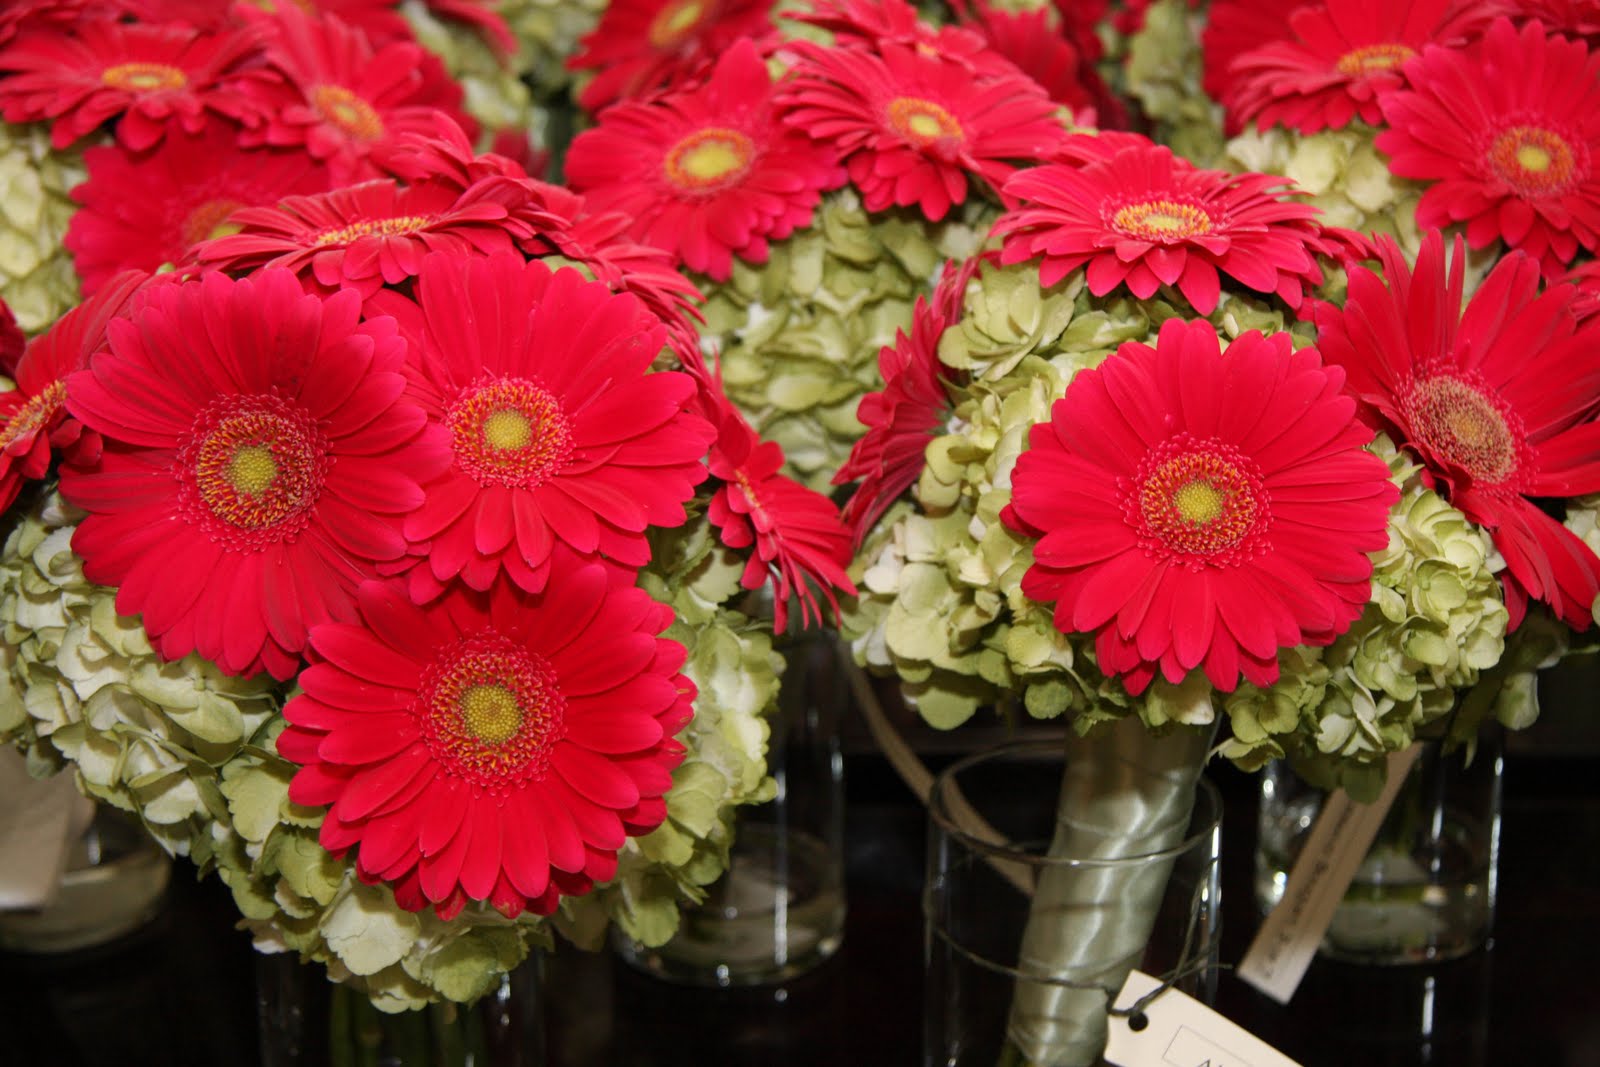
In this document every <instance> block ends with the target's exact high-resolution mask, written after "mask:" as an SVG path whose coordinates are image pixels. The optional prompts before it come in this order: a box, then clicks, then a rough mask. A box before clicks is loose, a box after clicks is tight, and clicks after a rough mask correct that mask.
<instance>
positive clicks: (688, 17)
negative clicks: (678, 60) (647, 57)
mask: <svg viewBox="0 0 1600 1067" xmlns="http://www.w3.org/2000/svg"><path fill="white" fill-rule="evenodd" d="M708 6H709V5H708V4H707V3H706V2H705V0H674V2H673V3H670V4H668V5H667V6H666V7H664V8H662V9H661V10H660V11H659V12H658V13H657V14H656V17H655V18H653V19H651V20H650V32H649V37H650V43H651V44H653V45H655V46H656V47H657V48H671V47H672V46H673V45H675V44H677V43H678V42H680V41H682V40H683V39H684V38H685V37H687V36H689V34H690V33H692V32H693V31H694V29H695V27H696V26H698V25H700V22H701V20H702V19H703V18H704V17H705V15H706V9H707V7H708Z"/></svg>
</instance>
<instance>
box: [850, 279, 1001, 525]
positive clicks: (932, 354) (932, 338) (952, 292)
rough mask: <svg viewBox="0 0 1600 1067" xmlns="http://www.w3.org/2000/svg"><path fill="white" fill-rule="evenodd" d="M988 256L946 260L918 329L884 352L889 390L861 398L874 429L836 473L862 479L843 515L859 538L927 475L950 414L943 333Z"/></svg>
mask: <svg viewBox="0 0 1600 1067" xmlns="http://www.w3.org/2000/svg"><path fill="white" fill-rule="evenodd" d="M980 262H981V259H980V258H979V257H973V258H971V259H969V260H967V261H966V262H965V263H964V264H962V265H961V266H957V265H956V264H954V263H946V264H945V268H944V275H943V277H941V278H940V280H939V287H938V289H937V290H935V292H934V294H933V299H932V301H929V300H926V299H924V298H922V297H918V298H917V306H916V309H915V310H914V311H913V312H912V319H911V333H910V335H909V336H908V335H907V334H906V332H905V331H904V330H896V331H895V335H894V344H892V345H884V346H883V348H882V349H881V350H879V352H878V371H879V373H880V374H881V375H882V376H883V391H882V392H879V393H868V394H867V395H866V396H864V397H862V398H861V403H860V405H859V406H858V407H857V409H856V418H857V419H858V420H859V421H860V422H861V424H862V425H863V426H865V427H866V428H867V432H866V433H865V434H864V435H862V437H861V438H860V440H858V441H856V443H855V446H854V447H853V448H852V449H851V450H850V458H849V459H848V460H847V461H846V462H845V463H844V465H843V466H841V467H840V468H839V473H838V474H836V475H834V478H833V484H835V485H844V484H845V483H847V482H853V481H857V480H859V481H860V482H861V484H860V485H859V486H857V487H856V491H855V495H854V496H852V497H851V498H850V499H849V501H848V502H847V503H846V504H845V506H844V512H843V514H842V518H843V520H844V524H845V525H846V526H848V527H849V528H850V529H851V530H852V531H853V533H854V543H855V544H856V545H860V544H861V542H862V540H863V539H865V538H866V536H867V534H868V533H869V532H871V530H872V526H873V524H874V523H876V522H877V521H878V518H879V516H881V515H882V514H883V513H884V512H885V511H887V510H888V509H889V505H890V504H893V503H894V501H895V500H896V499H897V498H898V497H899V496H900V494H901V493H903V492H905V491H906V490H907V489H909V488H910V487H911V486H912V485H913V484H914V483H915V482H916V480H917V479H918V478H919V477H920V476H921V475H922V468H923V466H924V455H925V453H926V452H927V448H928V442H929V441H930V440H932V438H933V437H934V435H936V434H937V433H938V432H939V431H940V430H941V429H943V427H944V426H945V423H946V422H947V421H948V419H949V417H950V409H951V404H950V393H949V391H948V390H947V389H946V388H945V381H946V380H948V379H949V378H950V377H951V369H950V368H949V367H946V366H945V365H944V364H942V363H940V362H939V338H940V337H942V336H943V335H944V331H945V329H946V328H947V327H948V326H949V325H950V324H951V323H953V322H955V321H956V320H957V319H958V318H960V317H961V301H962V298H963V296H964V295H965V293H966V288H967V282H968V281H970V280H971V279H972V276H973V275H974V274H975V273H977V270H978V266H979V264H980Z"/></svg>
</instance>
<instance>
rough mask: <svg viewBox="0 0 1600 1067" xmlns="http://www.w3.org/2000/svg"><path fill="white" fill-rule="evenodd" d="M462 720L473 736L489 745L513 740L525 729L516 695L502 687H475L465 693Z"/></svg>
mask: <svg viewBox="0 0 1600 1067" xmlns="http://www.w3.org/2000/svg"><path fill="white" fill-rule="evenodd" d="M461 717H462V719H463V720H465V722H466V724H467V729H468V730H470V731H471V732H472V735H473V736H474V737H476V738H477V739H478V740H479V741H482V742H483V743H484V744H488V745H498V744H503V743H504V742H506V741H509V740H511V738H513V737H515V736H516V734H517V730H518V728H519V727H521V726H522V708H521V707H520V706H519V705H518V704H517V695H516V694H515V693H513V692H512V691H511V690H509V689H507V688H506V687H505V686H503V685H475V686H472V687H471V688H470V689H468V690H467V691H466V692H464V693H462V694H461Z"/></svg>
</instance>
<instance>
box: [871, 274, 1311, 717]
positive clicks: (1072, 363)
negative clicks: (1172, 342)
mask: <svg viewBox="0 0 1600 1067" xmlns="http://www.w3.org/2000/svg"><path fill="white" fill-rule="evenodd" d="M1178 313H1179V312H1178V309H1177V308H1175V307H1174V306H1172V305H1170V304H1166V303H1164V302H1161V301H1156V300H1153V301H1147V302H1141V301H1138V300H1135V299H1132V298H1131V297H1127V296H1126V295H1123V294H1120V293H1113V294H1110V295H1108V296H1106V297H1103V298H1102V297H1095V296H1093V295H1091V294H1090V293H1089V291H1088V288H1087V286H1086V285H1085V284H1084V281H1083V278H1082V276H1081V274H1080V275H1074V276H1071V277H1069V278H1066V279H1063V280H1062V281H1060V282H1058V283H1057V284H1055V285H1053V286H1051V287H1049V288H1047V289H1041V288H1040V286H1039V273H1038V268H1037V267H1036V266H1034V265H1031V264H1020V265H1017V266H1012V267H998V266H994V265H992V264H985V265H984V266H982V267H981V268H980V269H979V272H978V274H977V276H976V277H975V278H974V280H973V281H972V282H971V283H970V284H969V286H968V288H967V292H966V294H965V298H964V313H963V316H962V319H961V321H960V322H959V324H957V325H956V326H953V327H951V328H950V329H948V330H947V331H946V332H945V334H944V336H943V337H942V338H941V339H940V343H939V358H940V361H941V362H943V363H945V364H946V365H948V366H950V367H951V368H952V369H954V370H958V371H963V372H965V373H966V376H967V378H968V382H967V384H966V386H965V387H964V388H963V389H962V390H961V395H960V396H959V398H958V399H957V401H956V404H955V408H954V410H953V412H952V414H951V417H950V419H949V422H948V432H947V433H945V434H943V435H941V436H938V437H935V438H934V439H933V440H932V441H931V442H930V443H929V444H928V448H927V465H926V467H925V468H924V469H923V472H922V476H921V478H920V480H919V481H918V483H917V485H916V488H915V494H914V495H915V498H916V501H917V505H918V506H917V507H916V508H915V509H912V508H909V507H901V508H897V509H895V510H893V511H891V512H890V513H889V514H888V515H886V516H885V517H884V518H883V520H881V521H880V523H879V525H878V528H877V530H876V531H874V533H873V534H872V536H871V537H870V538H869V539H868V541H867V544H866V546H865V547H864V550H863V551H862V552H861V553H860V554H859V555H858V557H857V562H856V564H855V568H854V570H853V571H852V575H851V577H852V578H854V579H855V580H856V581H857V584H858V586H859V588H860V590H861V595H860V597H859V598H858V599H857V600H856V601H855V602H854V603H853V604H852V605H851V606H850V607H849V610H848V614H847V617H846V619H845V624H844V625H845V631H846V633H847V635H848V636H849V637H850V638H851V640H852V647H853V650H854V653H855V655H856V657H857V658H858V660H860V661H861V662H862V663H863V664H864V665H866V666H868V667H870V668H872V669H875V670H878V671H882V672H893V673H895V674H897V675H898V676H899V677H900V678H901V679H902V682H903V685H902V691H903V692H904V693H905V695H906V698H907V699H908V700H909V701H910V702H911V703H912V704H914V705H915V706H916V707H917V709H918V711H919V712H920V713H921V714H922V715H923V717H925V718H926V719H927V720H928V721H929V722H931V723H933V724H934V725H936V726H940V727H951V726H955V725H958V724H959V723H961V722H963V721H965V720H966V719H967V718H969V717H970V716H971V715H972V714H973V713H974V712H975V711H976V710H977V709H978V708H979V707H982V706H985V705H993V704H997V703H999V702H1000V700H1001V699H1002V697H1004V696H1006V695H1019V696H1021V698H1022V705H1023V707H1024V708H1025V709H1026V710H1027V711H1028V713H1029V714H1032V715H1035V716H1039V717H1048V716H1055V715H1060V714H1062V713H1063V712H1066V711H1068V710H1072V711H1074V712H1076V713H1077V714H1076V716H1075V721H1076V722H1077V723H1078V724H1079V725H1080V726H1082V727H1083V728H1087V727H1088V726H1090V725H1092V724H1093V723H1094V722H1097V721H1099V720H1101V719H1103V718H1107V717H1114V716H1117V715H1121V714H1125V713H1127V711H1129V710H1130V709H1131V708H1132V705H1133V702H1132V701H1130V700H1129V699H1128V697H1127V695H1126V693H1125V692H1124V691H1123V690H1122V688H1121V686H1120V685H1118V684H1116V683H1113V682H1109V681H1108V680H1107V679H1106V678H1105V677H1104V676H1103V675H1101V674H1100V672H1099V670H1098V668H1097V667H1096V665H1095V661H1094V649H1093V642H1092V641H1091V640H1089V639H1088V638H1086V637H1085V636H1083V635H1072V636H1068V635H1064V634H1062V633H1060V632H1059V631H1058V630H1057V629H1056V628H1055V626H1054V624H1053V623H1052V621H1051V615H1050V610H1049V608H1048V607H1046V606H1042V605H1038V604H1035V603H1033V602H1032V601H1030V600H1028V599H1027V598H1026V597H1024V596H1023V595H1022V590H1021V582H1022V576H1023V574H1024V573H1026V571H1027V569H1028V568H1029V566H1031V565H1032V563H1033V552H1032V546H1031V543H1030V542H1029V541H1028V540H1027V539H1025V538H1021V537H1018V536H1017V535H1015V534H1013V533H1012V532H1011V531H1010V530H1008V529H1007V528H1006V527H1005V525H1004V524H1003V523H1001V522H1000V512H1001V510H1002V509H1003V508H1005V506H1006V505H1007V504H1009V503H1010V499H1011V472H1012V470H1013V468H1014V467H1015V465H1016V461H1017V457H1018V456H1019V455H1021V453H1022V452H1023V450H1024V449H1025V448H1026V447H1027V437H1028V431H1029V429H1030V428H1031V427H1032V426H1034V425H1036V424H1038V423H1042V422H1046V421H1048V419H1049V415H1050V407H1051V405H1052V404H1053V403H1054V402H1055V401H1056V400H1057V399H1059V398H1060V397H1062V396H1063V395H1065V393H1066V389H1067V385H1068V384H1069V383H1070V381H1071V379H1072V376H1073V375H1074V374H1075V373H1077V371H1079V370H1081V369H1083V368H1086V367H1093V366H1095V365H1097V364H1098V363H1099V362H1100V361H1101V360H1103V359H1105V358H1106V357H1107V356H1108V355H1110V354H1111V353H1112V352H1113V351H1115V350H1116V348H1117V347H1118V346H1119V345H1120V344H1122V343H1123V342H1125V341H1129V340H1138V341H1144V342H1146V343H1152V344H1153V343H1154V341H1155V336H1156V334H1157V332H1158V331H1159V330H1160V326H1161V323H1162V322H1164V321H1165V320H1166V319H1168V318H1171V317H1173V316H1174V315H1177V314H1178ZM1211 321H1212V322H1213V324H1214V325H1216V327H1217V330H1218V334H1219V336H1221V337H1222V338H1224V339H1225V340H1231V339H1232V338H1233V337H1236V336H1238V335H1239V334H1240V333H1243V332H1245V331H1247V330H1251V329H1259V330H1263V331H1264V332H1271V331H1280V330H1283V329H1284V328H1285V321H1284V316H1283V315H1282V314H1281V313H1279V312H1277V311H1274V310H1272V309H1271V308H1270V307H1269V306H1268V305H1267V304H1265V303H1264V302H1260V301H1255V300H1251V299H1245V298H1241V297H1237V296H1234V295H1232V294H1228V295H1226V296H1225V297H1224V298H1223V300H1222V302H1221V303H1220V304H1219V306H1218V308H1217V311H1216V312H1215V313H1214V314H1213V315H1212V316H1211ZM1302 340H1303V338H1302ZM1200 703H1201V704H1205V703H1206V702H1205V701H1204V700H1202V701H1201V702H1200ZM1138 710H1139V712H1140V713H1141V714H1143V715H1144V716H1145V717H1146V718H1147V719H1148V720H1149V721H1151V722H1152V724H1153V725H1159V724H1160V723H1161V722H1165V721H1169V720H1179V721H1191V720H1193V719H1195V718H1196V717H1197V716H1198V717H1201V718H1203V717H1204V716H1205V715H1208V714H1210V712H1209V710H1196V702H1195V698H1194V696H1193V694H1192V693H1190V692H1187V691H1184V692H1177V691H1169V690H1168V689H1167V688H1165V687H1159V691H1158V693H1157V696H1156V698H1155V699H1152V700H1147V701H1144V702H1142V703H1141V705H1140V707H1139V709H1138Z"/></svg>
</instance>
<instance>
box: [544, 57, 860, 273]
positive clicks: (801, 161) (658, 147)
mask: <svg viewBox="0 0 1600 1067" xmlns="http://www.w3.org/2000/svg"><path fill="white" fill-rule="evenodd" d="M566 175H567V179H568V181H570V182H571V183H572V187H573V188H574V189H576V190H578V191H579V192H581V193H583V194H584V196H585V198H586V199H587V201H588V204H589V205H590V206H591V207H592V208H593V209H595V210H597V211H613V210H614V211H620V212H621V213H623V214H624V215H626V216H628V217H629V218H631V219H633V220H634V221H633V227H632V232H633V235H634V236H635V237H638V238H639V239H640V240H642V241H644V242H645V243H646V244H653V245H656V246H657V247H659V248H664V249H666V250H668V251H670V252H673V253H675V254H676V255H677V256H678V257H679V258H680V259H681V260H682V262H683V264H684V266H686V267H688V268H689V269H690V270H694V271H700V272H701V273H703V274H709V275H710V276H711V277H712V278H714V279H715V280H717V281H726V280H727V279H728V275H729V274H730V273H731V272H732V270H733V257H734V256H738V257H739V258H740V259H743V260H745V261H747V262H751V263H765V262H766V260H767V242H768V241H769V240H781V239H783V238H785V237H788V236H789V235H790V234H791V233H793V232H794V231H795V230H796V229H797V228H799V227H802V226H805V225H807V224H809V223H810V222H811V214H812V211H813V210H814V209H815V208H816V206H817V202H818V201H819V200H820V199H821V198H822V192H823V190H825V189H831V188H833V187H835V186H838V185H842V184H844V179H845V175H844V169H843V168H842V167H840V166H839V165H838V163H837V161H835V159H834V158H833V154H832V152H830V151H829V150H828V149H826V148H824V147H823V146H821V145H819V144H817V143H816V142H814V141H812V140H811V139H809V138H807V137H802V136H800V135H799V134H797V133H795V132H793V131H792V130H789V129H788V128H786V127H784V126H781V125H779V124H778V122H777V120H776V118H775V117H774V116H773V111H772V82H771V79H770V78H769V77H768V75H767V66H766V63H765V62H763V61H762V59H761V56H760V55H759V54H758V53H757V52H756V49H755V46H754V45H753V44H752V43H750V42H749V41H741V42H740V43H739V44H738V45H736V46H735V47H734V48H733V49H732V50H730V51H729V52H727V53H726V54H724V55H723V57H722V58H721V59H720V60H718V61H717V65H716V68H715V70H714V72H713V74H712V76H711V79H710V81H709V82H707V83H706V84H705V85H704V86H702V87H700V88H696V89H691V90H687V91H680V92H672V93H666V94H663V95H661V96H657V97H653V98H652V99H650V100H649V101H645V102H634V101H624V102H622V103H620V104H617V105H616V106H615V107H611V108H608V109H606V111H605V113H604V114H603V115H602V116H601V117H600V122H599V125H597V126H596V127H595V128H593V129H590V130H586V131H584V132H583V133H580V134H579V135H578V136H577V137H576V138H575V139H574V140H573V142H572V147H571V149H570V150H569V151H568V154H567V160H566Z"/></svg>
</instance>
